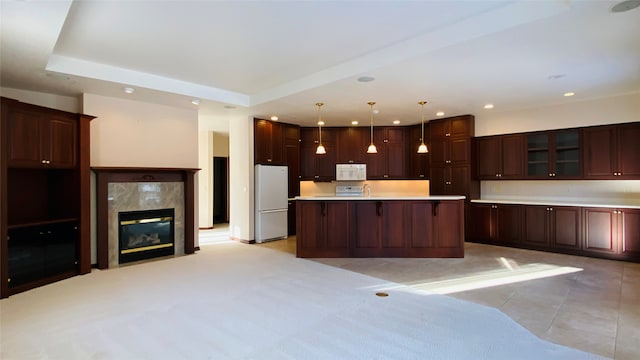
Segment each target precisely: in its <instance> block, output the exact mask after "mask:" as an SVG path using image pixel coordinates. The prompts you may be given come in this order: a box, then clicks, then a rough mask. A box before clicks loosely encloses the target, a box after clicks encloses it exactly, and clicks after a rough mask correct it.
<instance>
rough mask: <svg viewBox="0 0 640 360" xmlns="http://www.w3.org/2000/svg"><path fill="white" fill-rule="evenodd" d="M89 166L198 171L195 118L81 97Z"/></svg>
mask: <svg viewBox="0 0 640 360" xmlns="http://www.w3.org/2000/svg"><path fill="white" fill-rule="evenodd" d="M83 112H84V113H86V114H90V115H93V116H96V117H97V118H96V119H95V120H93V121H91V166H121V167H127V166H130V167H163V168H197V167H198V112H197V110H196V109H183V108H174V107H169V106H163V105H157V104H150V103H143V102H138V101H132V100H126V99H118V98H111V97H106V96H100V95H94V94H84V101H83Z"/></svg>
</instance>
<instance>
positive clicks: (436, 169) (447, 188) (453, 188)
mask: <svg viewBox="0 0 640 360" xmlns="http://www.w3.org/2000/svg"><path fill="white" fill-rule="evenodd" d="M430 173H431V175H430V178H429V187H430V194H431V195H463V196H469V195H468V194H469V192H470V189H471V188H472V186H471V182H472V181H471V169H470V167H469V166H465V165H462V166H431V167H430Z"/></svg>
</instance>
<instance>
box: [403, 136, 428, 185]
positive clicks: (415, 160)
mask: <svg viewBox="0 0 640 360" xmlns="http://www.w3.org/2000/svg"><path fill="white" fill-rule="evenodd" d="M424 138H425V140H424V142H425V144H427V147H429V146H430V144H429V141H428V139H429V126H428V125H427V124H425V127H424ZM421 143H422V126H421V125H414V126H410V127H409V128H408V129H407V137H406V144H407V150H406V151H407V154H408V163H407V177H408V178H409V179H420V180H427V179H429V156H430V155H429V153H426V154H418V146H420V144H421Z"/></svg>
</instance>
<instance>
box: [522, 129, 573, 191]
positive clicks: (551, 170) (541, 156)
mask: <svg viewBox="0 0 640 360" xmlns="http://www.w3.org/2000/svg"><path fill="white" fill-rule="evenodd" d="M526 139H527V143H526V146H527V148H526V149H527V153H526V159H527V166H526V177H527V178H529V179H549V178H552V179H556V178H559V179H579V178H581V177H582V153H581V130H580V129H571V130H558V131H545V132H539V133H531V134H527V135H526Z"/></svg>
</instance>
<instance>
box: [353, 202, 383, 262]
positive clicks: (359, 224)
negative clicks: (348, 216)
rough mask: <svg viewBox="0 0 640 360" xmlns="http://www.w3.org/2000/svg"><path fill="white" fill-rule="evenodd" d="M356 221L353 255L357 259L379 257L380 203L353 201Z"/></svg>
mask: <svg viewBox="0 0 640 360" xmlns="http://www.w3.org/2000/svg"><path fill="white" fill-rule="evenodd" d="M353 207H354V214H355V219H357V221H356V226H355V237H354V243H353V255H354V256H357V257H363V256H364V257H367V256H379V254H380V249H381V248H382V241H381V240H382V236H381V218H382V212H383V211H384V210H383V209H382V202H381V201H354V202H353Z"/></svg>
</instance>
